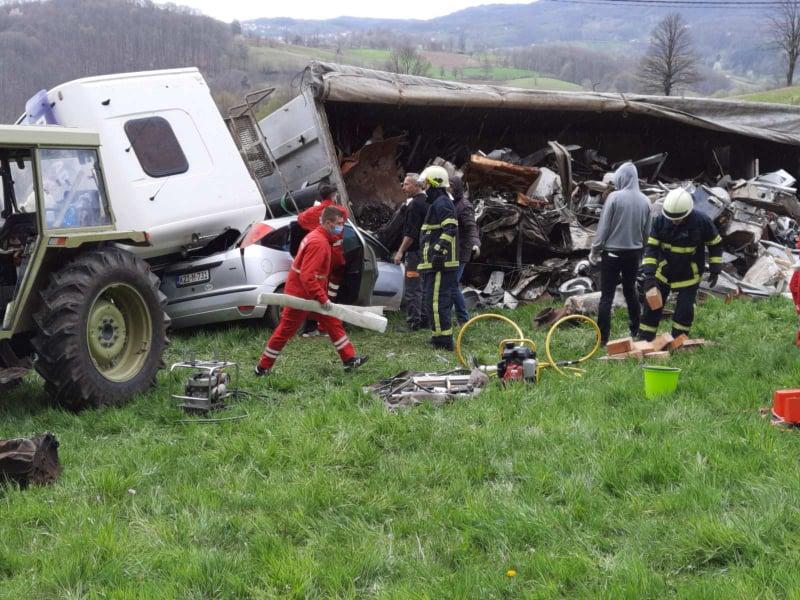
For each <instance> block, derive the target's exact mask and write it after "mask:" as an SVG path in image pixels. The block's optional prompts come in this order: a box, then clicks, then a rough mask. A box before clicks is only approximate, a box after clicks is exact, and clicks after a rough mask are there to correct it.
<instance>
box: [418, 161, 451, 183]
mask: <svg viewBox="0 0 800 600" xmlns="http://www.w3.org/2000/svg"><path fill="white" fill-rule="evenodd" d="M418 181H419V182H420V183H422V184H426V183H427V184H428V185H429V186H430V187H434V188H446V187H450V177H448V176H447V170H446V169H445V168H444V167H438V166H436V165H433V166H431V167H427V168H426V169H425V170H424V171H423V172H422V173H420V176H419V179H418Z"/></svg>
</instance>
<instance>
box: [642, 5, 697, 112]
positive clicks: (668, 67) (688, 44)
mask: <svg viewBox="0 0 800 600" xmlns="http://www.w3.org/2000/svg"><path fill="white" fill-rule="evenodd" d="M650 35H651V38H650V48H649V49H648V51H647V54H646V55H645V56H644V58H643V59H642V61H641V63H640V65H639V74H638V77H639V81H640V82H641V83H642V84H643V86H644V87H645V89H646V90H647V91H651V92H660V93H663V94H664V95H665V96H669V95H670V94H671V93H672V91H673V90H674V89H675V88H680V87H686V86H689V85H692V84H693V83H697V82H698V81H700V79H701V78H700V75H699V74H698V71H697V64H698V61H699V59H698V57H697V55H696V54H695V52H694V49H693V48H692V37H691V35H690V34H689V29H688V27H687V26H686V22H685V21H684V20H683V17H681V15H680V14H679V13H670V14H668V15H667V16H666V17H664V18H663V19H662V20H661V21H660V22H659V23H658V25H656V28H655V29H653V32H652V33H651V34H650Z"/></svg>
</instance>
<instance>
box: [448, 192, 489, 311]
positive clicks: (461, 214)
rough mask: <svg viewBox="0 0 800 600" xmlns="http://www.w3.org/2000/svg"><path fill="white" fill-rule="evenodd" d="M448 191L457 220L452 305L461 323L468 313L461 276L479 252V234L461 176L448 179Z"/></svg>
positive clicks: (473, 211) (473, 210)
mask: <svg viewBox="0 0 800 600" xmlns="http://www.w3.org/2000/svg"><path fill="white" fill-rule="evenodd" d="M450 191H451V192H452V195H453V206H454V207H455V209H456V220H457V221H458V272H457V273H456V285H455V288H454V289H453V305H454V306H455V308H456V318H457V319H458V324H459V325H463V324H464V323H466V322H467V321H469V313H468V312H467V305H466V303H465V302H464V294H462V293H461V285H460V284H461V278H462V276H463V275H464V269H465V268H466V266H467V263H468V262H470V261H471V260H473V259H475V258H478V256H479V255H480V253H481V234H480V230H479V229H478V224H477V223H476V222H475V208H474V207H473V206H472V202H470V201H469V200H468V199H467V198H465V197H464V182H463V180H462V179H461V177H453V178H452V179H450Z"/></svg>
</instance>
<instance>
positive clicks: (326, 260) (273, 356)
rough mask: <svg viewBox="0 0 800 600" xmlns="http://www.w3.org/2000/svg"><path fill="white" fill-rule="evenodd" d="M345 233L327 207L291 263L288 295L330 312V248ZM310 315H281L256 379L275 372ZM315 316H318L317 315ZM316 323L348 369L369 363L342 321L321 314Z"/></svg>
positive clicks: (302, 312)
mask: <svg viewBox="0 0 800 600" xmlns="http://www.w3.org/2000/svg"><path fill="white" fill-rule="evenodd" d="M342 231H344V217H343V216H342V213H341V211H340V210H339V208H338V207H336V206H328V207H326V208H325V209H323V211H322V216H321V217H320V225H319V226H318V227H317V228H316V229H315V230H314V231H312V232H311V233H309V234H308V235H307V236H306V237H305V238H303V241H302V242H300V249H299V250H298V251H297V256H296V257H295V259H294V262H292V268H291V270H290V272H289V278H288V279H287V280H286V286H285V288H284V290H285V293H286V294H288V295H289V296H295V297H297V298H305V299H308V300H316V301H317V302H319V303H320V304H321V305H322V310H323V311H327V310H330V309H331V307H332V306H333V303H332V302H331V301H330V298H329V297H328V291H327V285H328V274H329V273H330V269H331V254H332V251H331V247H332V245H333V243H334V242H335V241H336V238H337V237H339V236H341V234H342ZM309 314H310V313H309V312H308V311H305V310H298V309H296V308H291V307H288V306H287V307H285V308H284V309H283V312H282V313H281V320H280V323H278V327H276V328H275V331H274V332H273V333H272V336H271V337H270V338H269V341H267V345H266V346H265V347H264V352H263V353H262V354H261V358H260V360H259V361H258V363H257V364H256V367H255V372H256V376H259V377H260V376H262V375H266V374H268V373H269V372H270V370H271V369H272V366H273V365H274V364H275V361H276V360H277V358H278V355H279V354H280V353H281V350H283V347H284V346H285V345H286V344H287V342H288V341H289V340H290V339H291V338H292V336H293V335H294V334H296V333H297V330H298V329H300V326H301V325H302V324H303V321H304V320H305V318H306V317H307V316H308V315H309ZM314 314H316V313H314ZM316 318H317V320H318V321H319V323H320V325H322V327H323V328H324V330H325V332H326V333H327V334H328V336H329V337H330V338H331V342H332V343H333V345H334V347H335V348H336V351H337V352H338V353H339V357H340V358H341V359H342V363H344V367H345V370H347V371H350V370H352V369H355V368H356V367H359V366H361V365H363V364H364V363H365V362H367V357H366V356H358V355H356V350H355V348H354V347H353V344H352V343H351V342H350V339H349V338H348V337H347V334H346V333H345V331H344V326H343V325H342V322H341V321H340V320H339V319H337V318H335V317H332V316H330V315H326V314H322V313H320V314H318V315H317V317H316Z"/></svg>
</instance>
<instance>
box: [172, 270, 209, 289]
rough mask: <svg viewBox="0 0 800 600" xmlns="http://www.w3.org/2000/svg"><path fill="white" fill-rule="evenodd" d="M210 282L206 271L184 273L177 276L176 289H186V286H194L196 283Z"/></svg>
mask: <svg viewBox="0 0 800 600" xmlns="http://www.w3.org/2000/svg"><path fill="white" fill-rule="evenodd" d="M206 281H211V273H210V272H209V271H208V269H206V270H204V271H195V272H194V273H184V274H183V275H178V287H186V286H187V285H195V284H196V283H205V282H206Z"/></svg>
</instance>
